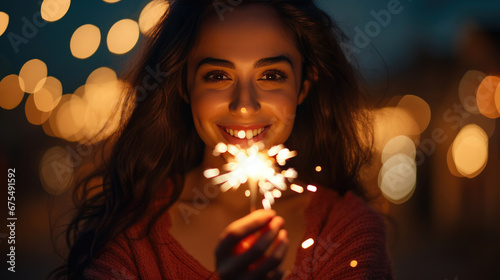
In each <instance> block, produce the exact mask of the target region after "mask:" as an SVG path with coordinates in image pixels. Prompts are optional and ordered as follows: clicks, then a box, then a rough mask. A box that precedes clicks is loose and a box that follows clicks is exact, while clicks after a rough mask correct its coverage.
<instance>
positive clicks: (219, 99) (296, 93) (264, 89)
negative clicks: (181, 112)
mask: <svg viewBox="0 0 500 280" xmlns="http://www.w3.org/2000/svg"><path fill="white" fill-rule="evenodd" d="M301 70H302V57H301V54H300V53H299V51H298V49H297V47H296V46H295V43H294V40H293V39H292V37H291V36H290V34H289V33H288V32H287V31H285V29H284V28H283V26H282V23H281V22H280V20H279V18H278V16H277V15H276V14H275V12H274V10H272V9H271V8H269V7H266V6H264V5H245V6H241V7H235V8H234V10H233V11H226V12H225V13H224V20H223V21H221V20H220V19H219V17H214V18H212V19H210V20H208V21H207V22H205V24H204V25H203V28H202V29H201V34H200V38H199V42H198V44H197V45H196V46H195V48H194V49H193V51H192V52H191V54H190V56H189V58H188V70H187V90H188V95H189V96H188V98H189V102H190V104H191V108H192V112H193V119H194V123H195V126H196V129H197V131H198V134H199V135H200V137H201V139H202V140H203V141H204V142H205V144H206V145H207V147H208V148H210V149H213V148H214V147H215V145H216V144H217V143H219V142H224V143H228V144H234V145H235V144H239V145H240V146H242V147H246V146H248V145H249V144H252V143H254V142H258V141H262V142H263V143H264V144H265V146H266V147H267V148H270V147H271V146H273V145H277V144H281V143H283V142H285V141H286V139H287V138H288V136H289V135H290V133H291V131H292V128H293V123H294V116H295V111H296V107H297V105H298V104H300V103H301V102H302V101H303V99H304V98H305V96H306V95H307V91H308V89H309V82H308V81H305V82H303V83H302V84H301V74H302V73H301Z"/></svg>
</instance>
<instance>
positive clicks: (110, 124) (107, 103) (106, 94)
mask: <svg viewBox="0 0 500 280" xmlns="http://www.w3.org/2000/svg"><path fill="white" fill-rule="evenodd" d="M94 82H95V80H94ZM124 87H125V84H124V83H123V81H121V80H115V81H112V82H103V83H91V84H86V85H85V86H84V87H83V89H84V90H83V91H81V92H83V94H81V92H80V93H77V92H75V94H76V95H81V97H82V99H83V100H84V101H85V104H86V108H85V110H86V111H85V114H84V115H83V119H84V129H83V133H84V134H85V138H84V139H83V140H85V141H91V142H96V141H100V140H102V139H104V138H107V137H108V136H110V135H111V134H112V133H113V132H115V131H116V129H117V128H118V126H119V124H120V118H121V113H122V107H121V106H120V104H121V103H120V100H121V96H122V95H121V93H122V92H123V89H124ZM98 136H99V137H98Z"/></svg>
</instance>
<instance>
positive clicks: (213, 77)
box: [203, 70, 231, 83]
mask: <svg viewBox="0 0 500 280" xmlns="http://www.w3.org/2000/svg"><path fill="white" fill-rule="evenodd" d="M203 79H204V80H205V81H207V82H212V83H220V82H223V81H228V80H231V78H230V77H229V76H228V75H227V73H226V72H224V71H220V70H217V71H211V72H208V73H207V74H206V75H205V77H203Z"/></svg>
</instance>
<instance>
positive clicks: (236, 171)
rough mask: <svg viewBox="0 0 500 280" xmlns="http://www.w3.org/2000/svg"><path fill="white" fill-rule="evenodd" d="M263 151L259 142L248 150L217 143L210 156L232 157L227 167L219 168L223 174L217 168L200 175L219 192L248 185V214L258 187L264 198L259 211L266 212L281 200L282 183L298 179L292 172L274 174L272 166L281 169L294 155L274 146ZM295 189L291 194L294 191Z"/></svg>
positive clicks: (294, 172)
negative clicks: (261, 209) (263, 210)
mask: <svg viewBox="0 0 500 280" xmlns="http://www.w3.org/2000/svg"><path fill="white" fill-rule="evenodd" d="M263 150H264V145H263V144H262V143H260V142H259V143H257V144H254V145H252V146H251V147H250V148H248V149H240V148H238V147H237V146H234V145H226V144H224V143H219V144H217V146H216V147H215V150H214V156H218V155H220V154H224V153H226V152H227V153H229V154H231V155H232V157H230V159H229V160H228V163H227V164H225V165H224V166H223V167H222V170H223V171H225V172H226V173H223V174H221V171H220V170H219V169H218V168H213V169H207V170H205V171H204V172H203V174H204V176H205V177H206V178H211V179H212V182H213V183H214V184H216V185H220V189H221V191H223V192H225V191H227V190H229V189H237V188H238V187H239V186H240V185H241V184H245V183H248V186H249V189H250V209H251V211H254V210H255V208H256V200H257V196H258V194H257V187H258V190H259V192H260V193H261V194H262V195H263V197H264V199H263V200H262V206H263V208H264V209H270V208H271V205H272V204H273V203H274V200H275V198H278V197H281V192H282V191H284V190H286V188H287V184H286V180H288V181H289V182H292V181H293V179H295V178H297V175H298V174H297V171H295V170H294V169H293V168H288V169H287V170H283V171H282V172H276V170H275V163H278V164H279V165H280V166H284V165H285V164H286V161H287V160H288V159H290V158H292V157H294V156H296V155H297V152H295V151H290V150H289V149H287V148H285V147H284V146H283V145H278V146H274V147H272V148H271V149H269V150H268V151H267V153H265V152H263ZM301 188H302V187H301ZM297 189H298V188H296V189H292V190H294V191H297ZM302 191H303V188H302Z"/></svg>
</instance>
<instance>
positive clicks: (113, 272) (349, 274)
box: [84, 188, 393, 280]
mask: <svg viewBox="0 0 500 280" xmlns="http://www.w3.org/2000/svg"><path fill="white" fill-rule="evenodd" d="M154 208H157V205H156V207H154ZM305 215H306V218H307V219H308V221H309V224H308V227H307V229H306V232H305V234H304V239H303V240H306V239H308V238H313V239H314V241H315V242H314V245H313V246H311V247H309V248H307V249H302V248H296V250H297V257H296V260H295V266H294V268H293V271H292V273H291V274H290V275H288V277H287V278H286V279H293V280H298V279H318V280H322V279H328V280H329V279H356V280H358V279H393V276H392V269H391V264H390V261H389V258H388V256H387V253H386V246H385V230H384V229H385V226H384V222H383V220H382V218H381V217H380V216H379V214H378V213H376V212H375V211H374V210H373V209H371V208H370V207H368V205H367V204H366V203H365V202H364V201H363V200H362V199H361V198H359V197H357V196H356V195H354V194H352V193H350V192H348V193H347V194H346V195H345V196H343V197H341V196H339V195H338V194H337V193H336V192H334V191H331V190H327V189H324V188H318V191H317V192H316V193H315V194H314V195H313V197H312V198H311V201H310V203H309V206H308V207H307V209H306V213H305ZM145 220H146V219H145ZM145 224H146V223H145V222H141V223H138V224H137V225H135V226H133V227H132V228H130V229H129V230H127V231H126V232H125V233H124V234H121V235H120V236H119V237H118V238H117V239H116V240H113V241H110V242H108V244H107V245H106V246H105V248H104V249H103V250H102V251H101V252H100V254H99V255H98V256H97V258H95V259H94V260H93V261H92V263H91V264H90V266H89V267H88V268H87V270H86V271H85V274H84V276H85V278H86V279H120V280H132V279H148V280H149V279H176V280H177V279H189V280H198V279H200V280H201V279H218V277H217V275H216V273H213V272H212V271H209V270H207V269H206V268H205V267H203V266H202V265H201V264H200V263H199V262H198V261H197V260H196V259H194V257H193V256H191V255H190V254H189V253H187V252H186V251H185V250H184V249H183V248H182V247H181V245H180V244H179V243H178V242H177V241H176V240H175V239H174V238H173V237H172V236H171V235H170V234H169V232H168V229H169V228H170V227H171V221H170V216H169V214H168V212H167V213H166V214H165V215H163V216H162V217H161V218H160V220H159V221H158V223H157V224H156V226H155V227H154V229H153V230H152V232H151V233H150V234H149V235H148V236H147V237H146V238H143V239H140V240H136V239H137V237H138V236H139V233H140V230H141V229H142V228H143V227H144V226H145ZM159 229H161V230H159ZM290 249H293V248H289V250H290ZM352 261H356V262H357V265H356V266H355V267H352V266H351V262H352Z"/></svg>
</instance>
